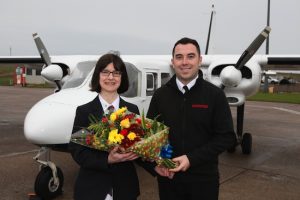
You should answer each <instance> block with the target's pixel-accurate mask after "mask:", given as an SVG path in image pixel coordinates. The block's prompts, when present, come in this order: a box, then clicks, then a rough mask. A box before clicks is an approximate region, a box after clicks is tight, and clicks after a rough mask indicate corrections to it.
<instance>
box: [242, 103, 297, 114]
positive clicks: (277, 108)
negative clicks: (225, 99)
mask: <svg viewBox="0 0 300 200" xmlns="http://www.w3.org/2000/svg"><path fill="white" fill-rule="evenodd" d="M247 106H249V107H256V108H268V109H275V110H280V111H284V112H288V113H292V114H296V115H300V112H298V111H295V110H290V109H287V108H282V107H274V106H256V105H247Z"/></svg>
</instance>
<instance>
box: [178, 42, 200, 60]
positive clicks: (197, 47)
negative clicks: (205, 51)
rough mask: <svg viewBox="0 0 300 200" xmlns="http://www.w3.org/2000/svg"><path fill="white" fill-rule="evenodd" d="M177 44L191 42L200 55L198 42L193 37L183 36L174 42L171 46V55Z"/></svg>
mask: <svg viewBox="0 0 300 200" xmlns="http://www.w3.org/2000/svg"><path fill="white" fill-rule="evenodd" d="M178 44H192V45H194V46H195V47H196V50H197V52H198V54H199V55H201V51H200V46H199V44H198V42H197V41H196V40H194V39H191V38H187V37H184V38H181V39H180V40H178V41H177V42H176V43H175V45H174V47H173V50H172V56H173V57H174V52H175V48H176V46H177V45H178Z"/></svg>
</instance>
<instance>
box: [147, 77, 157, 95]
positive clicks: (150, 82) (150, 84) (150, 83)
mask: <svg viewBox="0 0 300 200" xmlns="http://www.w3.org/2000/svg"><path fill="white" fill-rule="evenodd" d="M156 89H157V73H147V90H146V95H147V96H152V95H153V94H154V91H155V90H156Z"/></svg>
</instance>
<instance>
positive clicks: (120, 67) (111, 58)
mask: <svg viewBox="0 0 300 200" xmlns="http://www.w3.org/2000/svg"><path fill="white" fill-rule="evenodd" d="M110 63H113V65H114V68H115V70H116V71H120V72H121V73H122V75H121V84H120V87H119V88H118V93H119V94H121V93H123V92H126V91H127V90H128V87H129V82H128V75H127V71H126V66H125V63H124V62H123V61H122V59H121V58H120V57H119V56H117V55H115V54H111V53H108V54H104V55H103V56H101V57H100V58H99V60H98V61H97V63H96V67H95V70H94V74H93V77H92V81H91V91H95V92H98V93H100V92H101V86H100V84H99V78H100V72H101V71H103V70H104V69H105V68H106V67H107V65H109V64H110Z"/></svg>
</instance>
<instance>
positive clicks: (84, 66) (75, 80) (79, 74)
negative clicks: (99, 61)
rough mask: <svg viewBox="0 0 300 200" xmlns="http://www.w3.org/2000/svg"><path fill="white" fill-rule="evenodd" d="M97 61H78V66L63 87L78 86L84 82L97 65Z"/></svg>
mask: <svg viewBox="0 0 300 200" xmlns="http://www.w3.org/2000/svg"><path fill="white" fill-rule="evenodd" d="M95 64H96V62H93V61H86V62H81V63H78V65H77V67H75V68H74V71H73V72H72V75H71V76H70V79H68V80H67V81H66V82H65V84H64V85H63V87H62V88H63V89H66V88H73V87H78V86H79V85H81V84H82V83H83V81H84V80H85V78H86V77H87V75H88V74H89V73H90V71H91V70H92V69H93V68H94V67H95Z"/></svg>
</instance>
